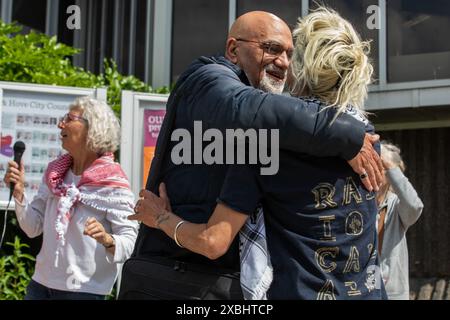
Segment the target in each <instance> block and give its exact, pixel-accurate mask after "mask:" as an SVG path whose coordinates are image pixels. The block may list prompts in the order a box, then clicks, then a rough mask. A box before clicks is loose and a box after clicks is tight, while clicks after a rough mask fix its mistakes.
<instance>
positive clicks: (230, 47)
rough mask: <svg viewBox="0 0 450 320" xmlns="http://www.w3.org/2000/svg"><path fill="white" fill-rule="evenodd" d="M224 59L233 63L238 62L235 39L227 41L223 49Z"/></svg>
mask: <svg viewBox="0 0 450 320" xmlns="http://www.w3.org/2000/svg"><path fill="white" fill-rule="evenodd" d="M225 57H226V58H227V59H228V60H230V61H231V62H233V63H235V64H236V63H237V62H238V58H237V41H236V39H235V38H228V39H227V46H226V49H225Z"/></svg>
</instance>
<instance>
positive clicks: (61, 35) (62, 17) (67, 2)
mask: <svg viewBox="0 0 450 320" xmlns="http://www.w3.org/2000/svg"><path fill="white" fill-rule="evenodd" d="M74 4H76V1H75V0H60V1H59V8H58V41H60V42H62V43H64V44H67V45H69V46H73V33H74V30H70V29H69V28H67V19H69V17H70V14H68V13H67V8H68V7H70V6H71V5H74Z"/></svg>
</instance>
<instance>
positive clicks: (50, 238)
mask: <svg viewBox="0 0 450 320" xmlns="http://www.w3.org/2000/svg"><path fill="white" fill-rule="evenodd" d="M58 128H59V129H61V136H60V138H61V141H62V147H63V148H64V149H65V150H66V151H67V152H68V153H67V154H64V155H62V156H60V157H59V158H57V159H56V160H54V161H52V162H50V163H49V165H48V167H47V169H46V172H45V174H44V177H43V180H42V183H41V184H40V186H39V189H38V193H37V195H36V196H35V197H34V199H33V200H32V201H31V202H30V201H29V200H28V199H27V197H26V194H25V192H24V184H25V171H24V164H23V161H22V163H21V164H20V168H19V166H18V165H17V164H16V163H15V162H14V161H10V162H9V164H8V171H7V173H6V175H5V177H4V181H5V183H7V184H8V185H9V184H10V183H15V187H14V193H13V195H14V199H15V207H16V216H17V220H18V222H19V225H20V227H21V228H22V230H23V231H24V232H25V233H26V234H27V235H28V236H29V237H30V238H33V237H36V236H39V235H40V234H43V243H42V248H41V250H40V252H39V254H38V256H37V258H36V267H35V272H34V274H33V277H32V280H31V282H30V284H29V285H28V287H27V294H26V296H25V299H26V300H46V299H55V300H61V299H77V300H87V299H95V300H98V299H104V298H105V296H106V295H107V294H109V293H110V292H111V290H112V287H113V285H114V283H115V281H116V278H117V276H118V263H120V262H123V261H125V260H126V259H127V258H128V257H129V256H130V254H131V252H132V250H133V246H134V242H135V240H136V236H137V226H138V225H137V223H136V222H134V221H130V220H128V219H127V217H128V216H129V215H130V214H132V213H133V206H134V195H133V193H132V192H131V189H130V185H129V182H128V179H127V177H126V176H125V174H124V172H123V171H122V169H121V167H120V165H119V164H118V163H116V162H114V155H113V152H114V151H116V150H117V148H118V146H119V143H120V124H119V121H118V119H117V118H116V116H115V115H114V113H113V111H112V110H111V108H110V107H109V106H108V105H107V104H106V103H104V102H101V101H98V100H95V99H92V98H89V97H82V98H78V99H76V100H75V102H74V103H73V104H72V105H71V106H70V108H69V112H68V113H67V114H66V115H65V116H64V117H63V118H62V120H61V121H60V122H59V123H58Z"/></svg>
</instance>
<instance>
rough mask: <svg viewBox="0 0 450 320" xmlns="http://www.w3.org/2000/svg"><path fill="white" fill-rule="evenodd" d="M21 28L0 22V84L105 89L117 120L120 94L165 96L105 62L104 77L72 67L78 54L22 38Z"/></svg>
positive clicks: (39, 37) (45, 39)
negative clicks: (159, 94)
mask: <svg viewBox="0 0 450 320" xmlns="http://www.w3.org/2000/svg"><path fill="white" fill-rule="evenodd" d="M21 30H22V27H20V26H17V25H15V24H6V23H4V22H2V21H0V80H2V81H12V82H28V83H36V84H50V85H59V86H71V87H88V88H98V87H108V93H107V99H108V104H109V105H110V106H111V107H112V108H113V110H114V112H115V113H116V115H117V116H119V117H120V98H121V91H122V90H132V91H138V92H155V93H168V92H169V89H168V88H166V87H163V88H160V89H157V90H153V89H152V87H150V86H149V85H147V84H145V83H144V82H142V81H141V80H139V79H138V78H136V77H135V76H124V75H122V74H120V73H119V72H118V71H117V64H116V63H115V62H114V61H113V60H112V59H111V60H108V59H105V60H104V70H105V74H100V75H95V74H93V73H91V72H89V71H86V70H84V69H83V68H80V67H76V66H74V65H73V64H72V61H71V57H73V56H74V55H75V54H77V53H79V52H80V50H79V49H76V48H73V47H71V46H67V45H65V44H63V43H59V42H58V41H57V39H56V37H55V36H54V37H50V36H47V35H45V34H42V33H36V32H34V31H31V32H30V33H29V34H26V35H23V34H20V33H19V32H20V31H21Z"/></svg>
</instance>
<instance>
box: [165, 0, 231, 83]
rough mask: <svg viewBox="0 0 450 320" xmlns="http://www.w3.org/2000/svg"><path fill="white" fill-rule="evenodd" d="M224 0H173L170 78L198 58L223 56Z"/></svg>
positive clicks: (226, 7) (224, 31) (226, 26)
mask: <svg viewBox="0 0 450 320" xmlns="http://www.w3.org/2000/svg"><path fill="white" fill-rule="evenodd" d="M227 33H228V0H214V1H211V0H174V1H173V30H172V37H173V38H172V79H171V81H172V82H174V81H176V80H177V79H178V77H179V76H180V74H181V73H182V72H183V71H184V69H186V67H187V66H188V65H189V64H190V63H191V62H192V61H193V60H194V59H196V58H198V57H199V56H202V55H215V54H224V53H225V42H226V39H227Z"/></svg>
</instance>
